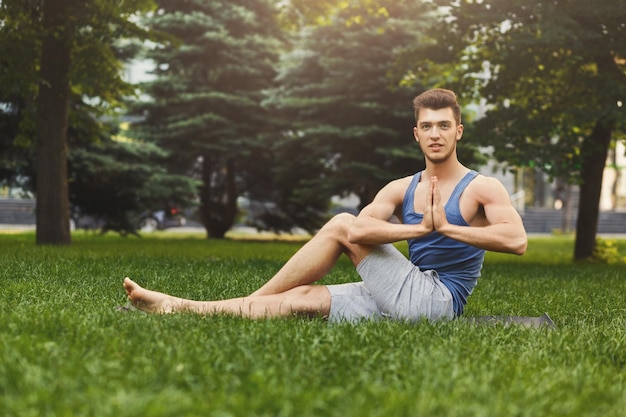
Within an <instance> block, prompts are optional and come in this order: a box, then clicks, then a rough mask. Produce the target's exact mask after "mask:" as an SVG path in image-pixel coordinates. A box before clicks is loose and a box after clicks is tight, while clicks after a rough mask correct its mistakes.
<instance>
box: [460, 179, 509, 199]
mask: <svg viewBox="0 0 626 417" xmlns="http://www.w3.org/2000/svg"><path fill="white" fill-rule="evenodd" d="M467 191H468V192H469V193H470V194H473V195H474V196H476V197H477V198H478V199H483V198H489V197H490V196H491V197H493V196H497V195H501V194H502V193H505V194H507V195H508V192H507V191H506V189H505V188H504V184H502V182H501V181H500V180H499V179H497V178H496V177H491V176H488V175H483V174H480V173H479V174H478V175H476V177H475V178H474V180H473V181H472V182H470V183H469V185H468V187H467Z"/></svg>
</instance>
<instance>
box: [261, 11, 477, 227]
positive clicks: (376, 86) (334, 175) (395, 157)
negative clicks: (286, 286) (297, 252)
mask: <svg viewBox="0 0 626 417" xmlns="http://www.w3.org/2000/svg"><path fill="white" fill-rule="evenodd" d="M430 13H431V11H430V9H429V8H428V7H427V5H424V4H422V3H418V2H414V1H390V0H379V1H373V0H358V1H350V2H344V3H342V4H341V5H340V6H337V7H336V8H335V9H334V12H333V13H332V14H331V15H330V16H329V17H328V18H327V19H325V20H323V21H322V22H321V23H319V24H317V25H314V26H307V27H305V28H304V29H302V31H301V33H300V39H299V41H298V42H297V43H296V44H295V46H294V48H293V51H292V52H291V53H290V54H289V55H287V56H286V58H285V65H284V69H283V72H282V73H281V75H280V76H279V79H278V81H279V84H280V86H279V88H278V90H277V91H276V92H275V97H274V99H273V104H274V105H275V106H276V108H277V109H278V110H279V111H280V112H281V113H282V115H283V117H284V118H285V120H288V121H289V123H290V125H289V129H286V130H285V132H286V134H285V136H284V137H283V140H282V142H281V143H280V146H278V149H277V152H278V153H279V155H281V157H280V159H281V160H282V161H285V162H284V163H283V164H281V165H280V166H278V167H277V170H278V171H279V178H281V179H282V184H283V186H281V187H278V189H279V190H281V191H282V193H283V196H284V197H285V198H286V199H288V200H289V201H288V202H289V203H291V204H292V205H293V206H294V208H296V209H297V210H292V212H294V213H295V214H297V213H298V212H299V211H302V210H304V208H305V207H307V206H310V203H307V201H312V200H313V199H316V200H317V201H328V200H329V199H330V197H331V196H334V195H347V194H349V193H354V194H356V195H357V196H358V197H359V199H360V206H361V207H362V206H364V205H366V204H368V203H369V202H370V201H371V200H372V199H373V197H374V195H375V193H376V192H377V191H378V190H379V189H380V188H381V187H382V186H383V185H384V184H386V183H387V182H388V181H390V180H391V179H395V178H398V177H400V176H405V175H410V174H412V173H414V172H416V171H418V170H419V169H420V167H423V166H424V165H423V159H422V157H421V156H420V155H419V151H418V148H417V146H416V145H415V142H414V139H413V134H412V128H413V126H415V121H414V119H413V112H412V105H411V103H412V99H413V98H414V97H415V96H416V95H417V94H419V93H420V92H422V91H423V90H424V89H425V87H423V86H422V85H412V86H411V87H410V88H408V87H406V86H403V85H402V83H401V82H402V79H403V76H404V75H405V74H406V72H407V69H408V68H407V67H404V66H403V64H404V61H401V58H402V57H403V53H404V51H405V50H406V49H407V47H408V46H410V45H413V44H415V43H420V42H421V41H422V39H423V37H424V36H425V35H424V33H425V31H424V27H422V25H421V24H420V23H419V22H424V21H427V19H425V17H426V16H428V15H429V14H430ZM416 17H420V18H419V19H418V18H416ZM464 149H465V148H464ZM467 149H468V150H469V148H467ZM472 156H473V152H472V151H462V155H461V157H463V158H466V157H467V158H466V159H471V158H472ZM468 162H472V161H471V160H470V161H468ZM298 170H302V171H303V172H301V173H300V174H296V172H297V171H298ZM285 190H292V194H288V193H286V192H285ZM283 205H284V204H283ZM303 213H304V214H305V216H306V217H307V218H310V217H311V215H312V214H311V213H309V212H307V211H306V210H304V211H303ZM302 220H305V219H302Z"/></svg>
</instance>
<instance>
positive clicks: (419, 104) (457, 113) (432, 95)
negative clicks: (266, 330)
mask: <svg viewBox="0 0 626 417" xmlns="http://www.w3.org/2000/svg"><path fill="white" fill-rule="evenodd" d="M448 107H450V108H451V109H452V113H453V114H454V120H455V121H456V123H457V124H459V125H460V124H461V106H459V102H458V101H457V99H456V94H454V91H452V90H446V89H445V88H433V89H432V90H426V91H424V92H423V93H422V94H420V95H419V96H417V97H415V99H414V100H413V108H414V109H415V121H416V122H417V120H418V118H419V113H420V110H421V109H431V110H440V109H445V108H448Z"/></svg>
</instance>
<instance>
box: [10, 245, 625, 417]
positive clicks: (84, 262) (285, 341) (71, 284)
mask: <svg viewBox="0 0 626 417" xmlns="http://www.w3.org/2000/svg"><path fill="white" fill-rule="evenodd" d="M572 244H573V243H572V240H571V238H568V237H558V238H556V237H554V238H537V239H533V240H532V241H531V242H530V247H529V252H528V253H527V254H526V255H525V256H523V257H516V256H512V255H501V254H488V256H487V259H486V264H485V267H484V269H483V277H482V278H481V280H480V281H479V285H478V287H477V288H476V290H475V292H474V294H473V295H472V297H471V298H470V302H469V304H468V306H467V308H466V314H467V315H472V316H473V315H502V314H504V315H541V314H542V313H543V312H548V313H549V314H550V316H551V317H552V318H553V320H554V321H555V322H556V324H557V326H558V329H557V330H548V329H527V328H522V327H519V326H511V327H503V326H500V325H498V326H491V325H476V324H471V323H469V322H468V321H465V320H456V321H453V322H447V323H438V324H430V323H426V322H424V323H419V324H417V325H409V324H405V323H397V322H378V323H363V324H360V325H356V326H355V325H349V324H338V325H329V324H327V323H325V322H324V321H323V320H321V319H313V320H308V319H302V318H296V317H294V318H289V319H275V320H260V321H251V320H245V319H241V318H235V317H200V316H194V315H189V314H180V315H171V316H152V315H147V314H144V313H139V312H130V313H121V312H118V311H116V310H115V306H118V305H122V304H125V302H126V300H125V296H124V293H123V290H122V287H121V282H122V278H123V277H124V276H127V275H128V276H130V277H132V278H134V279H135V280H137V281H138V282H139V283H141V284H142V285H146V286H147V287H149V288H153V289H158V290H161V291H166V292H172V293H175V294H177V295H180V296H185V297H191V298H201V299H206V298H223V297H231V296H239V295H243V294H245V293H248V292H250V291H252V290H254V289H255V288H256V287H258V286H259V285H260V284H261V283H263V282H264V281H265V280H266V279H267V278H268V277H269V276H271V274H272V272H273V271H275V270H276V269H277V268H279V267H280V266H281V265H282V263H283V262H284V261H285V260H286V259H288V257H289V256H290V255H291V254H292V253H294V252H295V251H296V250H297V249H298V247H299V245H300V243H294V242H242V241H239V242H236V241H225V242H219V241H208V240H205V239H202V238H201V237H199V236H172V235H169V236H168V235H165V234H157V235H155V236H150V237H145V238H143V239H137V238H126V239H125V238H119V237H116V236H112V235H110V236H98V235H90V234H77V235H75V236H74V244H73V245H72V246H70V247H61V248H58V247H37V246H35V245H34V235H33V234H32V233H25V234H16V235H0V279H1V284H2V285H1V286H0V361H1V362H0V415H2V416H19V417H27V416H38V417H39V416H342V417H349V416H359V417H360V416H385V417H387V416H485V417H493V416H533V417H535V416H577V417H578V416H603V417H611V416H615V417H617V416H620V417H621V416H623V415H624V414H623V413H624V410H625V409H626V387H625V380H626V267H625V266H623V265H621V266H620V265H612V266H606V265H585V264H572V263H570V258H571V252H572ZM619 245H620V249H621V250H622V253H624V251H625V250H626V241H624V240H622V241H619ZM355 279H356V275H355V273H354V270H353V269H352V267H351V266H350V264H349V263H348V262H347V261H346V260H342V261H341V262H340V263H339V265H338V266H337V268H336V269H335V270H333V272H332V273H331V274H330V275H329V276H328V277H327V278H326V280H325V282H327V283H335V282H345V281H351V280H355Z"/></svg>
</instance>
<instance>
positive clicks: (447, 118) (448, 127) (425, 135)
mask: <svg viewBox="0 0 626 417" xmlns="http://www.w3.org/2000/svg"><path fill="white" fill-rule="evenodd" d="M413 135H414V136H415V140H417V141H418V143H419V146H420V149H421V150H422V152H423V153H424V156H425V157H426V159H428V160H429V161H431V162H443V161H446V160H447V159H448V158H450V156H451V155H453V154H454V155H455V151H456V143H457V141H458V140H460V139H461V136H462V135H463V125H461V124H457V123H456V121H455V120H454V113H453V112H452V109H451V108H449V107H447V108H445V109H439V110H432V109H421V110H420V112H419V119H418V121H417V126H416V127H415V128H414V129H413Z"/></svg>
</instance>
